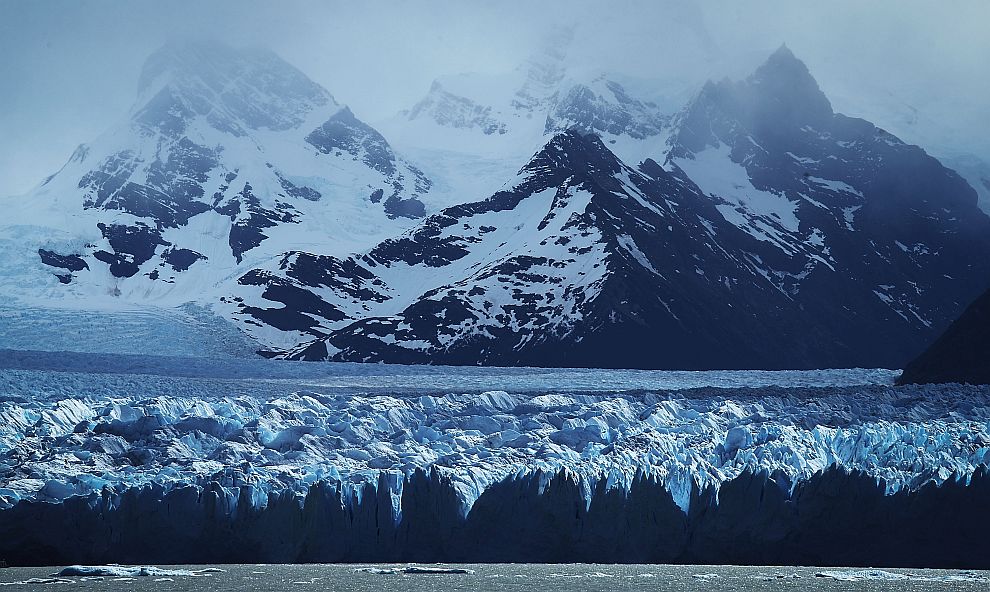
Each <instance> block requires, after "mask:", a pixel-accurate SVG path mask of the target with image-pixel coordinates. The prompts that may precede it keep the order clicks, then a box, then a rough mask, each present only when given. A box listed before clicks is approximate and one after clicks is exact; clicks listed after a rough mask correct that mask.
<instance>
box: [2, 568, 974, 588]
mask: <svg viewBox="0 0 990 592" xmlns="http://www.w3.org/2000/svg"><path fill="white" fill-rule="evenodd" d="M204 567H207V568H209V567H211V566H186V567H168V568H165V569H170V570H190V571H192V570H201V569H203V568H204ZM212 567H215V568H219V569H222V570H223V571H217V572H213V573H206V574H203V575H198V576H192V575H175V574H173V575H169V576H160V575H150V576H143V577H102V578H80V577H64V578H57V577H53V574H55V573H57V572H58V571H59V568H52V567H48V568H44V567H42V568H37V567H33V568H7V569H0V586H2V588H3V589H10V590H17V589H38V588H42V589H44V588H49V587H51V586H53V587H55V588H56V589H70V590H77V589H78V590H113V591H117V590H121V591H125V590H126V591H130V590H155V591H162V592H164V591H173V590H174V591H181V592H186V591H189V592H191V591H221V590H223V591H227V590H244V591H248V590H250V591H252V592H263V591H276V590H307V589H310V590H340V591H347V592H380V591H381V590H384V589H392V590H398V591H410V592H418V591H423V592H426V591H429V592H433V591H437V590H444V591H459V590H464V591H468V590H470V591H473V592H488V591H491V592H496V591H506V592H508V591H520V592H522V591H527V592H528V591H540V592H556V591H560V592H564V591H567V592H580V591H597V590H609V591H611V592H621V591H625V590H684V591H689V590H706V591H710V590H726V591H729V590H732V591H739V590H747V591H748V590H752V591H759V590H869V591H881V590H981V591H986V590H987V589H988V587H990V572H986V571H955V570H925V569H884V570H878V569H863V568H809V567H748V566H696V565H587V564H570V565H537V564H511V565H498V564H490V565H461V566H456V567H458V568H464V569H466V570H468V571H470V572H473V573H464V574H405V573H388V572H391V571H394V570H395V569H396V568H399V569H401V568H403V567H405V566H404V565H403V566H394V565H387V566H386V565H378V566H361V565H225V566H212ZM382 572H386V573H382Z"/></svg>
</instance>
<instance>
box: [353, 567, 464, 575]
mask: <svg viewBox="0 0 990 592" xmlns="http://www.w3.org/2000/svg"><path fill="white" fill-rule="evenodd" d="M354 571H357V572H364V573H372V574H384V575H403V574H408V575H443V574H468V575H471V574H474V570H473V569H466V568H463V567H432V566H425V565H406V566H404V567H359V568H357V569H355V570H354Z"/></svg>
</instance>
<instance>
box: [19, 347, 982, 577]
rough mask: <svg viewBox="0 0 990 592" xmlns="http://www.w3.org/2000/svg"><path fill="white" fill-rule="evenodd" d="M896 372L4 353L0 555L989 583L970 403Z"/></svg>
mask: <svg viewBox="0 0 990 592" xmlns="http://www.w3.org/2000/svg"><path fill="white" fill-rule="evenodd" d="M896 376H897V372H895V371H890V370H879V369H874V370H870V369H860V370H823V371H794V372H738V371H736V372H728V371H726V372H667V371H603V370H590V369H585V370H559V369H540V368H511V369H510V368H490V367H488V368H471V367H457V368H445V367H404V366H389V365H381V364H367V365H365V364H312V363H305V362H288V361H277V360H262V359H251V358H235V357H229V358H216V359H209V358H204V357H201V356H200V357H182V356H155V355H120V354H112V353H79V352H77V353H68V352H31V351H17V350H10V349H8V350H0V541H2V542H0V557H5V558H7V559H8V561H11V562H13V563H15V564H18V563H37V562H41V563H48V564H51V563H81V564H95V563H108V562H122V561H127V562H134V563H161V562H173V563H175V562H183V561H190V560H192V559H193V558H196V561H198V562H203V561H340V560H345V561H346V560H350V561H371V560H389V561H391V560H415V561H440V560H443V561H449V560H471V561H487V560H499V561H506V560H529V561H532V560H543V561H578V560H580V561H586V560H598V561H637V560H640V561H642V560H651V561H660V560H663V561H697V562H737V561H744V562H750V563H766V562H774V561H781V562H783V563H794V562H807V563H814V564H821V565H892V564H902V565H930V564H938V565H957V566H968V567H977V566H979V565H985V563H986V560H985V557H987V555H986V554H985V553H983V555H982V556H981V555H979V553H982V552H983V551H984V550H985V549H984V547H986V544H985V543H980V542H979V541H978V540H977V539H975V538H974V536H975V535H973V534H967V533H971V532H972V531H973V529H975V528H977V527H978V526H979V525H980V524H982V522H986V520H985V519H982V518H978V517H977V518H970V519H967V520H959V519H957V518H958V515H967V513H969V514H972V513H974V512H975V510H976V509H977V507H978V506H977V505H974V504H983V503H985V501H986V499H987V495H988V492H990V475H988V472H987V469H986V466H987V465H988V464H990V405H988V401H990V398H988V395H990V388H988V387H978V386H968V385H955V384H948V385H924V386H918V385H913V386H894V385H893V381H894V379H895V378H896ZM933 500H934V501H933ZM946 500H955V501H954V502H953V503H948V502H946ZM866 511H869V512H870V516H869V520H871V521H873V522H874V523H877V524H876V525H875V529H876V532H877V533H887V534H889V533H890V532H894V531H896V529H897V528H907V527H909V526H910V527H911V529H909V530H910V531H911V532H913V533H914V534H913V535H912V536H914V537H915V538H916V539H917V538H920V539H922V540H921V542H920V543H919V542H917V541H916V544H917V546H916V548H915V551H914V552H903V549H901V550H900V551H897V552H895V551H894V550H892V549H893V547H896V546H897V545H893V546H892V545H891V544H889V543H888V544H886V546H884V545H880V546H877V545H873V546H870V547H868V548H867V547H865V546H864V545H866V542H863V543H862V544H860V545H856V544H850V543H848V541H846V542H845V543H842V544H841V545H840V544H839V542H837V541H841V540H842V537H843V536H848V535H849V532H845V531H843V530H842V528H841V525H843V524H847V526H848V525H849V524H852V523H851V522H848V521H850V520H853V519H854V518H855V520H856V523H857V524H858V523H859V522H860V521H861V520H862V517H861V513H862V512H866ZM815 512H818V513H821V515H822V516H825V517H827V520H825V518H822V520H825V522H823V523H818V522H815V521H814V519H813V518H812V519H810V520H812V525H811V526H809V525H808V524H805V522H807V521H808V520H809V518H808V516H809V515H810V516H812V517H814V516H817V515H818V514H816V513H815ZM946 515H948V516H950V517H949V518H946V517H945V516H946ZM953 516H955V517H956V518H952V517H953ZM637 517H638V518H637ZM884 520H887V521H888V522H889V524H888V522H884ZM919 520H921V521H922V522H924V523H925V524H926V526H925V529H926V532H927V534H926V533H925V532H921V533H919V532H918V531H916V530H913V528H914V527H913V526H912V524H913V522H916V521H919ZM928 520H934V522H931V523H929V522H927V521H928ZM802 521H804V522H802ZM826 523H827V524H826ZM829 525H831V526H829ZM823 528H824V529H825V530H826V531H827V530H828V528H832V529H833V530H836V532H832V533H829V532H825V533H824V534H822V532H821V531H822V529H823ZM802 529H804V530H802ZM808 529H810V530H812V531H814V532H818V533H819V535H822V538H821V541H819V542H817V543H813V544H810V545H809V544H807V543H806V544H804V545H797V546H795V541H796V540H804V539H802V537H804V536H811V535H810V534H808V533H805V530H808ZM891 529H894V531H892V530H891ZM946 529H948V530H946ZM953 529H954V530H953ZM949 531H951V533H950V532H949ZM897 532H899V531H897ZM960 533H961V534H960ZM950 534H952V536H954V537H955V539H954V540H956V541H957V542H956V543H954V544H948V545H946V543H945V542H944V541H945V540H946V539H945V538H944V537H945V536H949V535H950ZM830 536H831V537H832V538H829V537H830ZM885 536H886V534H885ZM891 536H893V535H891ZM926 536H927V538H926ZM521 537H525V541H522V538H521ZM553 537H563V540H562V541H561V542H559V543H553V544H550V543H549V539H551V538H553ZM643 537H646V538H643ZM651 537H652V538H651ZM739 537H743V538H748V539H751V540H752V542H753V544H752V545H751V546H750V548H749V549H746V548H740V547H739V546H738V545H736V544H732V545H730V544H729V542H730V541H731V540H735V539H738V538H739ZM795 537H797V538H795ZM862 538H863V539H864V541H868V540H871V536H870V535H869V534H863V535H862ZM620 539H621V540H625V541H626V542H625V543H622V544H620V543H619V542H618V541H620ZM833 539H835V540H833ZM647 540H650V541H653V542H652V543H650V544H645V542H644V541H647ZM810 540H816V539H814V537H811V539H810ZM980 540H982V539H980ZM637 541H638V543H637V544H639V543H643V545H642V546H639V547H636V548H633V549H629V548H627V546H629V545H632V544H633V543H634V542H637ZM830 541H831V542H830ZM482 542H483V543H484V544H482ZM613 542H614V545H613V544H611V543H613ZM785 543H786V544H785ZM936 543H937V545H936ZM830 545H832V546H830ZM938 545H941V546H942V547H943V549H942V551H940V552H932V551H931V549H932V548H934V547H937V546H938ZM960 546H964V547H966V548H967V549H969V550H968V551H966V552H964V553H960V552H959V550H958V547H960ZM744 547H745V546H744ZM836 548H840V549H841V548H844V549H845V551H844V552H843V551H841V550H840V551H836ZM898 548H899V547H898ZM926 550H927V551H926ZM857 553H858V554H857ZM925 553H927V554H925ZM939 553H941V554H939ZM953 553H954V554H953ZM754 554H755V555H754ZM527 557H529V558H528V559H527ZM981 557H982V558H981Z"/></svg>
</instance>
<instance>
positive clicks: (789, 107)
mask: <svg viewBox="0 0 990 592" xmlns="http://www.w3.org/2000/svg"><path fill="white" fill-rule="evenodd" d="M833 118H834V112H833V111H832V105H831V103H829V100H828V98H827V97H826V96H825V93H823V92H822V90H821V89H820V88H819V87H818V83H817V82H816V81H815V79H814V77H813V76H812V75H811V73H810V72H809V71H808V68H807V66H805V64H804V62H802V61H801V60H799V59H798V58H797V57H795V56H794V54H793V53H791V50H790V49H788V48H787V46H781V47H780V48H779V49H778V50H777V51H775V52H774V53H773V54H771V55H770V57H769V58H768V59H767V60H766V62H764V63H763V65H761V66H760V67H759V68H757V69H756V71H755V72H754V73H753V74H752V75H750V76H749V77H748V78H746V79H745V80H742V81H738V82H734V81H731V80H728V79H725V80H722V81H719V82H712V81H709V82H708V83H706V84H705V86H704V87H703V88H702V90H701V92H699V93H698V95H697V97H696V98H695V99H694V100H693V101H692V102H691V103H690V104H689V105H688V106H687V107H686V108H685V109H684V111H683V112H681V114H680V115H679V116H678V118H677V119H678V121H677V124H678V127H679V130H678V133H677V134H676V136H675V141H674V147H673V150H672V155H673V156H685V155H687V154H690V153H691V152H696V151H698V150H701V149H703V148H704V146H707V145H717V143H718V142H719V141H722V142H724V141H726V140H729V139H730V138H734V137H745V136H746V135H747V134H749V135H752V136H754V137H755V138H758V139H759V140H760V141H761V142H763V141H766V142H768V143H769V144H770V146H768V147H771V146H772V147H777V148H783V149H786V147H787V146H788V145H789V144H791V143H792V142H793V141H794V139H795V137H796V136H797V135H800V134H801V133H803V130H807V129H811V130H826V129H828V128H829V127H830V126H831V125H832V122H833ZM730 143H731V142H730Z"/></svg>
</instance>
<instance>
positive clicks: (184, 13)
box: [0, 0, 990, 195]
mask: <svg viewBox="0 0 990 592" xmlns="http://www.w3.org/2000/svg"><path fill="white" fill-rule="evenodd" d="M988 23H990V1H988V0H953V1H951V2H943V1H934V0H933V1H921V0H870V1H868V2H867V1H863V0H833V1H829V2H824V1H820V0H808V1H805V0H747V1H745V2H743V1H737V0H699V1H697V2H689V1H677V2H674V1H668V0H641V1H631V0H608V1H605V0H602V1H601V2H587V1H575V0H559V1H547V2H537V1H536V0H526V1H521V0H520V1H515V0H513V1H503V2H495V1H488V2H482V1H478V0H461V1H439V0H437V1H419V0H394V1H387V2H386V1H371V0H369V1H358V0H350V1H347V2H337V1H325V2H311V1H289V0H279V1H278V2H274V1H273V2H254V1H246V0H237V1H234V0H231V1H222V2H221V1H217V2H208V1H206V0H196V1H192V0H170V1H165V0H161V1H158V2H151V1H148V0H128V1H124V0H118V1H109V0H44V1H38V0H0V195H3V194H17V193H21V192H24V191H27V190H28V189H30V188H31V187H33V186H34V185H36V184H37V183H38V182H39V181H40V180H41V179H42V178H43V177H44V176H46V175H48V174H50V173H51V172H53V171H54V170H56V169H57V168H58V167H60V166H61V165H62V163H63V162H64V161H65V160H66V159H67V158H68V156H69V154H70V153H71V152H72V150H73V149H74V148H75V146H76V145H78V144H79V143H82V142H87V141H89V140H92V139H93V138H95V137H96V136H97V135H99V134H100V133H101V132H102V131H104V130H105V129H106V128H108V127H109V126H111V125H113V124H114V123H116V122H118V121H120V120H121V119H122V118H124V117H126V114H127V111H128V109H129V107H130V105H131V102H132V101H133V100H134V96H135V92H136V86H137V79H138V76H139V74H140V70H141V65H142V63H143V61H144V59H145V58H146V57H147V55H148V54H149V53H151V52H152V51H153V50H154V49H156V48H157V47H158V46H160V45H161V44H163V43H164V42H166V41H168V40H170V39H174V38H180V39H181V38H183V37H213V38H219V39H221V40H224V41H227V42H231V43H235V44H245V43H250V44H262V45H267V46H270V47H271V48H272V49H274V50H275V51H276V52H277V53H278V54H280V55H281V56H282V57H283V58H285V59H286V60H288V61H289V62H291V63H292V64H294V65H295V66H296V67H298V68H299V69H301V70H302V71H303V72H305V73H306V74H308V75H309V76H310V77H312V78H313V79H314V80H316V81H317V82H319V83H320V84H322V85H324V86H325V87H326V88H327V89H329V90H330V92H332V93H333V94H334V96H335V97H336V98H337V99H338V100H339V101H341V102H344V103H347V104H349V105H350V106H351V108H352V110H353V111H354V112H355V113H356V114H357V115H358V116H359V117H362V118H363V119H365V120H367V121H370V122H374V121H376V120H379V119H383V118H386V117H388V116H390V115H392V114H394V113H395V112H397V111H398V110H400V109H404V108H408V107H410V106H411V105H412V104H413V103H415V102H416V100H418V99H419V98H420V97H422V96H423V94H424V93H425V92H426V91H427V89H428V88H429V85H430V82H431V81H432V80H433V79H434V78H436V77H438V76H441V75H444V74H452V73H458V72H471V71H481V72H502V71H506V70H509V69H511V68H513V67H514V66H516V65H517V64H518V63H519V62H521V61H523V60H524V59H525V58H526V57H527V55H529V53H530V52H531V51H533V49H534V48H536V47H538V45H539V44H540V42H541V39H542V37H543V36H545V34H546V33H547V31H550V30H553V29H554V28H555V27H560V26H565V27H566V26H573V27H574V28H575V31H576V33H575V40H574V44H573V46H572V48H571V51H570V56H569V58H568V60H569V62H570V63H571V64H572V65H573V66H574V67H575V68H581V69H585V70H602V71H606V70H607V71H615V72H619V73H622V74H625V75H627V76H632V77H638V78H643V79H659V80H681V81H684V80H698V81H702V80H704V79H705V78H707V77H710V76H714V77H719V76H724V75H730V76H742V75H744V74H745V73H746V72H748V71H749V70H750V69H751V68H753V67H754V66H755V65H757V64H758V63H759V61H761V60H762V59H764V58H765V57H766V55H767V53H768V52H770V51H772V50H773V49H775V48H776V47H778V46H779V45H780V44H781V43H784V42H786V43H787V45H788V46H789V47H790V48H791V49H792V50H793V51H794V53H795V54H796V55H797V56H798V57H799V58H801V59H803V60H804V61H805V62H806V63H807V64H808V66H809V68H810V69H811V71H812V74H814V75H815V77H816V78H817V79H818V81H819V83H820V84H821V86H822V88H823V89H824V90H825V91H826V93H827V94H829V96H830V98H831V99H832V101H833V104H834V105H835V107H836V108H837V110H839V111H843V112H847V113H849V114H851V115H859V116H866V117H868V118H870V119H873V120H875V122H876V123H877V124H879V125H881V126H883V127H887V128H888V129H891V131H894V132H895V133H899V134H900V135H902V137H904V139H905V140H908V141H913V142H918V143H922V144H923V145H924V144H925V143H931V144H940V145H941V147H942V148H943V149H944V146H950V145H951V146H960V147H962V148H965V149H966V150H969V151H972V152H979V153H980V154H981V155H982V156H983V157H984V158H987V159H990V75H988V72H987V69H988V64H990V34H988V32H987V25H988ZM912 117H914V118H915V119H916V120H917V121H916V122H914V123H917V125H913V123H912V122H911V121H909V120H910V118H912ZM877 119H880V121H876V120H877ZM884 119H886V120H887V121H884ZM912 126H913V127H912ZM935 136H937V137H935Z"/></svg>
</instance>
